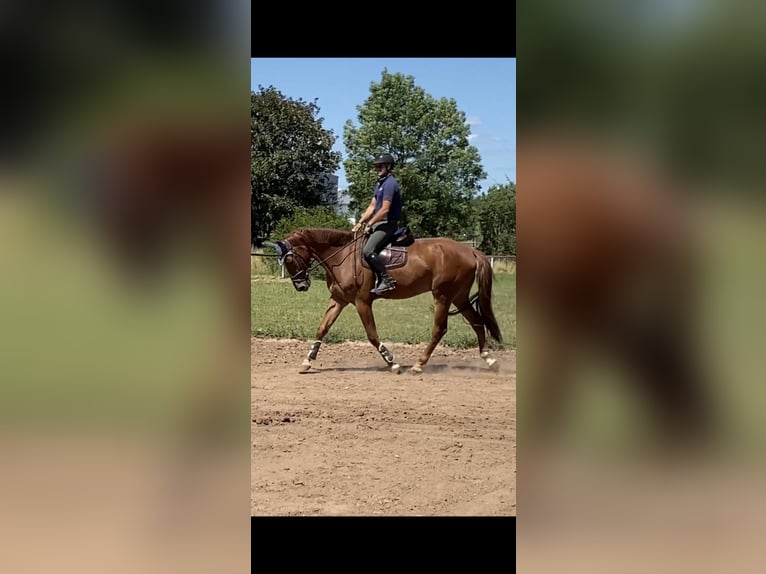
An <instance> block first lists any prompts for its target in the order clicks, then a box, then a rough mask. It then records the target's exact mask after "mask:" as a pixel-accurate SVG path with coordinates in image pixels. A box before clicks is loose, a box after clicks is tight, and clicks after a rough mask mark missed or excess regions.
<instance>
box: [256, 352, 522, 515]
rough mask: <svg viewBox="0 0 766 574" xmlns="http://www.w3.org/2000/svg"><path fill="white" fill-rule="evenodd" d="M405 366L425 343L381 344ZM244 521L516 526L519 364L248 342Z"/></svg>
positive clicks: (504, 357)
mask: <svg viewBox="0 0 766 574" xmlns="http://www.w3.org/2000/svg"><path fill="white" fill-rule="evenodd" d="M384 343H386V345H387V346H388V348H389V349H390V350H391V352H392V353H393V354H394V357H395V359H396V361H397V362H399V363H400V364H401V365H402V367H405V368H408V367H409V366H411V365H412V364H413V363H414V362H415V360H416V358H417V355H418V354H419V352H420V351H421V350H422V346H421V345H416V346H410V345H399V344H388V343H387V342H385V341H384ZM250 348H251V386H252V388H251V396H252V407H251V413H252V417H251V419H252V424H251V435H252V450H251V506H250V508H251V515H253V516H275V515H280V516H305V515H324V516H330V515H342V516H372V515H383V516H456V515H457V516H515V515H516V354H515V351H511V350H506V351H499V352H495V353H494V354H493V356H494V357H495V358H497V359H498V361H499V365H500V369H499V371H498V372H491V371H490V370H489V369H488V368H487V365H486V363H484V361H482V360H481V359H480V358H479V354H478V351H477V350H476V349H468V350H454V349H449V348H447V347H442V346H439V347H437V348H436V350H435V351H434V354H433V356H432V358H431V361H430V362H429V363H428V364H427V365H426V366H425V367H424V369H423V372H422V374H420V375H412V374H410V373H408V372H407V371H405V372H403V373H402V374H399V375H396V374H393V373H391V372H389V371H386V370H385V364H384V362H383V359H382V358H381V357H380V355H378V353H377V352H376V351H375V349H373V348H372V346H371V345H370V344H369V343H343V344H329V343H328V344H323V345H322V348H321V350H320V351H319V356H318V359H317V360H316V361H315V365H314V366H315V367H316V369H314V370H313V371H312V372H310V373H307V374H301V373H299V370H300V366H301V362H302V361H303V359H304V358H305V356H306V354H307V353H308V351H309V348H310V344H308V343H306V342H301V341H291V340H264V339H252V340H251V347H250Z"/></svg>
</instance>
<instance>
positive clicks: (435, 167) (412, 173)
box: [343, 69, 486, 239]
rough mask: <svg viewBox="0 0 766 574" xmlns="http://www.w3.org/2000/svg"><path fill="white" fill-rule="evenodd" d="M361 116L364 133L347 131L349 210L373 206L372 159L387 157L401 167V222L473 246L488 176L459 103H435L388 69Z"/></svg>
mask: <svg viewBox="0 0 766 574" xmlns="http://www.w3.org/2000/svg"><path fill="white" fill-rule="evenodd" d="M357 112H358V118H357V119H358V121H359V125H358V126H355V125H354V124H353V123H352V121H351V120H348V121H347V122H346V124H345V125H344V129H343V141H344V144H345V147H346V151H347V159H346V161H345V162H344V167H345V169H346V176H347V179H348V181H349V190H348V191H349V195H350V196H351V199H352V201H351V206H350V207H351V210H352V211H356V212H361V211H362V210H363V209H364V207H366V206H367V205H368V204H369V202H370V198H371V197H372V193H373V189H374V185H375V181H376V175H375V173H374V172H373V170H372V163H371V162H372V159H373V157H374V156H376V155H378V154H379V153H383V152H387V153H390V154H392V155H393V156H394V158H395V159H396V167H395V170H394V174H395V175H396V177H397V179H398V180H399V184H400V186H401V189H402V201H403V212H404V213H403V216H404V219H405V221H406V223H407V224H408V225H410V227H411V228H412V230H413V232H414V233H415V235H416V236H421V237H422V236H438V235H446V236H451V237H455V238H462V239H466V238H470V236H471V235H472V230H473V227H474V211H473V209H472V207H471V200H472V199H473V198H474V197H475V195H476V194H477V193H478V191H479V181H481V180H482V179H483V178H484V177H486V173H485V172H484V169H483V168H482V166H481V163H480V157H479V152H478V150H477V149H476V147H474V146H472V145H470V144H469V143H468V142H469V135H470V127H469V126H468V124H467V123H466V116H465V113H464V112H463V111H461V110H460V109H459V108H458V105H457V102H456V101H455V100H454V99H448V98H440V99H436V98H434V97H433V96H431V95H429V94H428V93H426V91H425V90H424V89H423V88H420V87H418V86H416V85H415V79H414V78H413V77H412V76H405V75H403V74H400V73H396V74H391V73H389V72H388V71H387V70H385V69H384V70H383V72H382V75H381V79H380V82H379V83H375V82H373V83H372V84H371V85H370V96H369V97H368V98H367V100H365V102H364V103H363V104H362V105H360V106H357Z"/></svg>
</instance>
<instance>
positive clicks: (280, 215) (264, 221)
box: [250, 86, 341, 243]
mask: <svg viewBox="0 0 766 574" xmlns="http://www.w3.org/2000/svg"><path fill="white" fill-rule="evenodd" d="M318 113H319V106H318V105H317V104H316V100H314V101H313V102H305V101H303V100H301V99H298V100H293V99H290V98H287V97H285V96H284V95H283V94H282V93H281V92H279V90H277V89H276V88H274V87H273V86H270V87H268V88H264V87H263V86H259V90H258V92H251V93H250V187H251V196H250V197H251V201H250V205H251V210H250V215H251V220H250V221H251V223H250V235H251V241H252V242H253V243H258V242H259V240H260V239H262V238H264V237H268V236H269V235H270V234H271V232H272V231H273V230H274V227H275V225H276V224H277V223H278V222H279V221H281V220H282V219H284V218H286V217H290V216H291V215H292V214H293V213H294V211H295V209H296V208H298V207H305V208H310V207H315V206H317V205H319V203H320V193H321V192H322V191H323V190H324V188H323V183H322V178H321V176H322V175H323V174H327V173H330V174H332V173H335V171H336V170H337V169H338V167H339V165H340V160H341V156H340V154H339V153H338V152H334V151H332V146H333V145H334V144H335V140H336V137H335V135H334V134H333V133H332V131H330V130H325V129H324V128H323V127H322V121H323V118H321V117H318Z"/></svg>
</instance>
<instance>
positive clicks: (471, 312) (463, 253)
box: [265, 228, 502, 373]
mask: <svg viewBox="0 0 766 574" xmlns="http://www.w3.org/2000/svg"><path fill="white" fill-rule="evenodd" d="M362 243H363V238H362V236H361V235H354V234H353V233H352V232H350V231H341V230H338V229H326V228H308V229H299V230H297V231H294V232H292V233H291V234H289V235H288V236H287V237H286V238H285V239H283V240H282V241H278V242H277V243H276V244H274V243H265V245H269V246H271V247H274V248H275V249H276V250H277V254H278V256H279V262H280V264H281V265H284V267H285V269H286V271H287V272H288V274H289V275H290V279H291V280H292V282H293V286H294V287H295V289H296V290H297V291H306V290H308V288H309V287H310V286H311V278H310V271H311V269H313V268H314V267H315V266H317V265H321V266H322V267H324V269H325V272H326V279H327V288H328V289H329V291H330V302H329V304H328V306H327V310H326V311H325V314H324V317H323V318H322V321H321V323H320V324H319V328H318V329H317V332H316V340H315V341H314V344H313V345H312V347H311V350H310V351H309V353H308V356H307V357H306V359H305V360H304V361H303V370H304V371H308V370H309V369H310V368H311V362H312V361H314V360H315V359H316V358H317V354H318V352H319V347H320V345H321V344H322V339H323V338H324V337H325V335H327V332H328V331H329V330H330V327H332V325H333V323H335V320H336V319H337V318H338V316H339V315H340V313H341V311H343V309H344V308H345V307H346V305H348V304H349V303H351V304H352V305H354V306H355V307H356V311H357V313H358V314H359V317H360V319H361V320H362V324H363V325H364V329H365V331H366V332H367V338H368V339H369V341H370V343H372V346H373V347H375V349H376V350H377V351H378V352H379V353H380V356H381V357H383V360H384V361H386V364H387V365H388V366H389V367H390V368H391V370H392V371H393V372H395V373H399V372H400V371H401V367H400V366H399V364H398V363H397V362H396V361H395V360H394V356H393V355H392V354H391V352H390V351H389V350H388V349H387V348H386V347H385V345H383V344H382V343H381V342H380V339H379V338H378V331H377V328H376V327H375V317H374V316H373V313H372V303H373V302H374V301H375V300H376V299H377V298H381V297H383V298H386V299H407V298H410V297H414V296H416V295H421V294H422V293H428V292H429V291H430V292H431V293H432V294H433V297H434V303H435V308H434V326H433V331H432V333H431V341H430V342H429V343H428V345H427V346H426V348H425V349H424V350H423V352H422V353H421V354H420V357H419V358H418V361H417V362H416V363H415V364H414V365H413V366H412V367H411V369H410V371H411V372H413V373H420V372H421V371H422V369H423V365H425V364H426V363H427V362H428V360H429V359H430V358H431V354H432V353H433V351H434V348H435V347H436V345H438V344H439V341H441V339H442V337H443V336H444V334H445V333H446V332H447V321H448V318H449V315H455V314H457V313H460V314H462V315H463V317H465V318H466V319H467V320H468V323H469V324H470V325H471V327H473V330H474V332H475V333H476V337H477V339H478V344H479V355H480V357H481V358H482V359H484V360H485V361H486V362H487V365H489V367H490V369H493V370H496V369H498V364H497V359H493V358H491V357H490V356H489V350H488V349H487V348H486V341H487V336H486V333H489V336H490V337H492V339H494V340H495V341H497V342H502V335H501V333H500V328H499V327H498V325H497V321H496V319H495V315H494V313H493V311H492V279H493V275H492V268H491V267H490V264H489V261H488V260H487V258H486V256H485V255H484V254H483V253H481V252H480V251H478V250H477V249H474V248H473V247H469V246H468V245H465V244H462V243H458V242H457V241H453V240H452V239H448V238H444V237H439V238H427V239H417V240H415V242H414V243H413V244H412V245H411V246H410V247H407V248H395V249H394V251H398V252H399V253H397V255H399V256H402V255H406V262H405V261H400V262H399V263H396V264H394V265H393V266H391V267H389V273H390V274H391V276H392V277H393V278H394V279H395V280H396V289H394V290H393V291H388V292H386V293H383V294H382V295H374V294H372V293H370V289H372V287H373V281H374V274H373V272H372V271H371V270H370V269H369V268H367V267H366V266H364V265H363V264H362V258H361V245H362ZM405 250H406V251H405ZM384 253H385V250H384ZM312 261H314V263H313V264H312ZM474 281H476V282H477V284H478V289H479V290H478V293H477V294H476V295H475V296H474V297H473V298H471V297H470V290H471V287H472V286H473V284H474ZM474 302H475V303H476V306H475V307H474V306H473V303H474ZM450 305H454V306H455V307H457V310H456V311H453V312H450Z"/></svg>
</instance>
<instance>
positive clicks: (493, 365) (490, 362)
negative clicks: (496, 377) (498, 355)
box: [487, 359, 500, 373]
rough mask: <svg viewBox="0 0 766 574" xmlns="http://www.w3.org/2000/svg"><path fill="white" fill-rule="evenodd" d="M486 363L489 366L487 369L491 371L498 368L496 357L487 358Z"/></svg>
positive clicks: (496, 370) (494, 371) (495, 370)
mask: <svg viewBox="0 0 766 574" xmlns="http://www.w3.org/2000/svg"><path fill="white" fill-rule="evenodd" d="M487 365H488V366H489V370H490V371H492V372H493V373H496V372H498V371H499V370H500V363H498V362H497V359H487Z"/></svg>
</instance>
